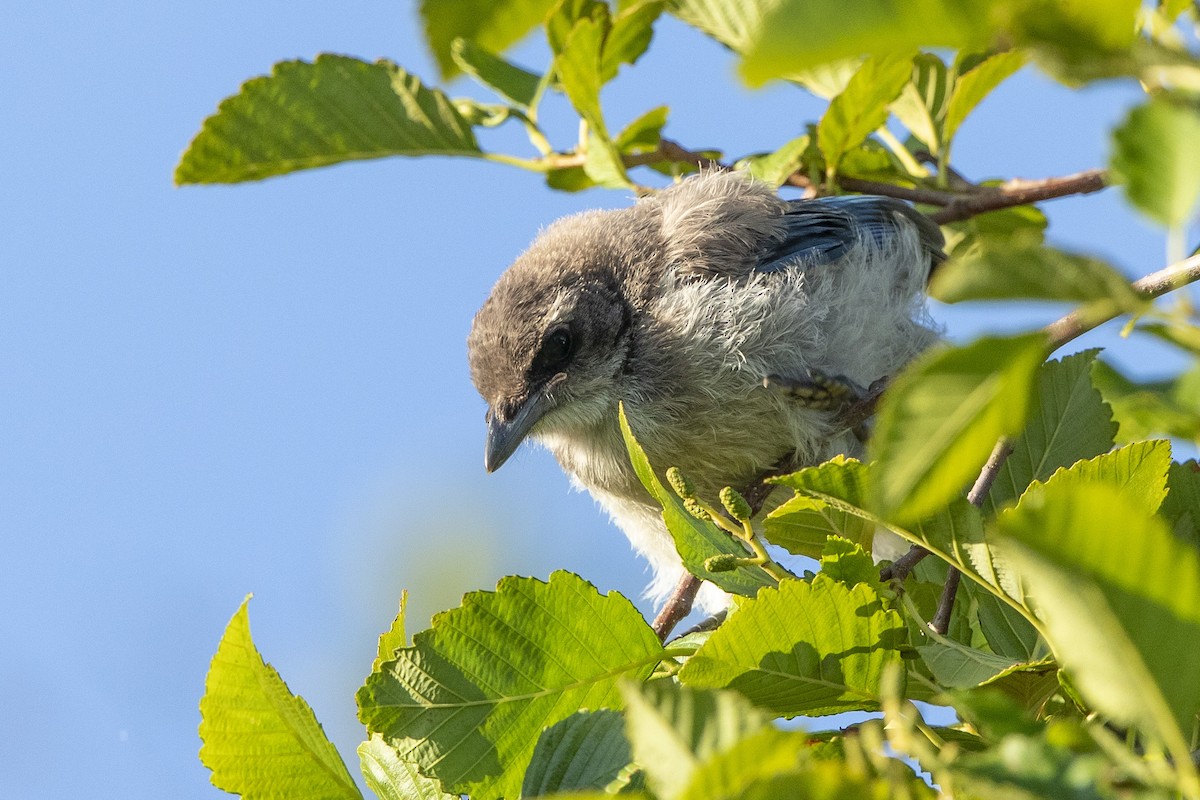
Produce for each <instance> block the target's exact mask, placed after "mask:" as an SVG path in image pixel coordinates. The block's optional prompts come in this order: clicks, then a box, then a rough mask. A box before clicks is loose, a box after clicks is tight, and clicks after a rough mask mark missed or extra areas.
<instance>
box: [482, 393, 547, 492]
mask: <svg viewBox="0 0 1200 800" xmlns="http://www.w3.org/2000/svg"><path fill="white" fill-rule="evenodd" d="M549 408H550V401H549V398H548V397H547V396H546V392H545V390H542V391H538V392H534V393H533V394H531V395H530V396H529V398H528V399H527V400H525V402H523V403H522V404H521V405H519V406H517V410H516V411H514V412H512V413H511V414H509V415H508V417H507V418H504V417H502V416H501V415H500V413H499V412H497V411H496V410H495V409H492V411H491V413H490V414H489V415H488V420H487V447H486V448H485V450H484V452H483V467H484V469H486V470H487V471H488V472H495V471H496V470H498V469H500V467H501V465H503V464H504V462H505V461H508V458H509V456H511V455H512V454H513V453H515V452H516V451H517V448H518V447H520V446H521V442H523V441H525V437H526V436H528V435H529V430H530V428H532V427H533V426H534V424H535V423H536V422H537V421H538V420H539V419H541V418H542V415H543V414H545V413H546V411H547V410H549Z"/></svg>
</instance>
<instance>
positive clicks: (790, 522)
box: [763, 456, 875, 558]
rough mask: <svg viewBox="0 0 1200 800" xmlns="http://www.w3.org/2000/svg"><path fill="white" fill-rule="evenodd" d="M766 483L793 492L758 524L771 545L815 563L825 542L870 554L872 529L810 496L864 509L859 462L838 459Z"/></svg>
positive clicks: (864, 479)
mask: <svg viewBox="0 0 1200 800" xmlns="http://www.w3.org/2000/svg"><path fill="white" fill-rule="evenodd" d="M771 482H772V483H777V484H780V485H783V486H788V487H790V488H792V489H795V490H796V491H797V494H796V496H795V497H792V498H791V499H789V500H787V501H786V502H785V503H783V505H781V506H779V507H778V508H776V509H774V510H773V511H771V513H770V514H768V515H767V518H766V519H765V520H764V522H763V526H764V527H763V535H764V536H765V537H766V539H767V541H769V542H771V544H775V545H778V546H780V547H782V548H784V549H785V550H787V551H788V552H790V553H795V554H796V555H801V556H808V557H809V558H819V557H820V556H821V553H822V551H823V550H824V548H825V545H826V540H827V539H828V537H830V536H840V537H841V538H843V539H847V540H849V541H851V542H854V543H855V544H858V545H860V546H861V547H862V548H863V549H864V550H866V551H867V552H870V550H871V543H872V540H873V539H874V537H875V526H874V525H873V524H871V523H869V522H867V521H866V520H864V519H862V518H861V517H857V516H854V515H853V514H848V513H847V512H845V511H843V510H840V509H837V508H833V507H832V506H830V505H829V504H828V503H826V502H825V501H823V500H821V499H820V498H818V497H815V496H813V495H812V494H811V493H810V492H820V493H823V494H830V495H833V496H835V497H838V498H840V499H842V500H845V501H846V502H849V503H852V504H854V505H857V506H863V505H865V504H866V503H865V500H864V497H865V493H866V482H867V469H866V466H865V465H864V464H863V463H862V462H860V461H855V460H853V459H845V458H842V457H840V456H839V457H837V458H835V459H833V460H832V461H829V462H827V463H825V464H821V465H820V466H817V467H807V468H805V469H802V470H800V471H799V472H794V473H792V474H791V475H784V476H781V477H779V478H773V479H772V480H771Z"/></svg>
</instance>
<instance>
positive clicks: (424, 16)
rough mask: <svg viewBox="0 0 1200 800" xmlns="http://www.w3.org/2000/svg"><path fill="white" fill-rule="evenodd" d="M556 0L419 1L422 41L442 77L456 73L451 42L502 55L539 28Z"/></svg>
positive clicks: (456, 66)
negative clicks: (422, 28) (423, 38)
mask: <svg viewBox="0 0 1200 800" xmlns="http://www.w3.org/2000/svg"><path fill="white" fill-rule="evenodd" d="M555 2H556V0H421V5H420V9H421V21H422V22H423V23H424V26H425V41H426V43H427V44H428V45H429V47H430V49H432V50H433V55H434V57H435V58H436V59H437V63H438V67H439V68H440V69H441V71H442V77H444V78H449V77H452V76H454V75H456V74H457V73H458V70H459V65H458V64H457V63H455V60H454V57H453V55H452V54H451V47H452V44H453V42H454V40H455V39H459V38H462V39H466V40H468V41H471V42H474V43H475V44H477V45H479V46H480V47H483V48H485V49H487V50H489V51H491V52H493V53H503V52H504V51H505V50H507V49H508V47H509V46H510V45H513V44H516V43H517V42H519V41H521V39H523V38H525V36H526V34H528V33H529V32H530V31H532V30H533V29H534V28H536V27H537V26H538V25H539V24H541V22H542V19H543V18H544V17H545V16H546V13H547V12H548V11H549V10H550V9H551V8H552V7H553V6H554V4H555Z"/></svg>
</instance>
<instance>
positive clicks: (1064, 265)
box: [929, 239, 1146, 312]
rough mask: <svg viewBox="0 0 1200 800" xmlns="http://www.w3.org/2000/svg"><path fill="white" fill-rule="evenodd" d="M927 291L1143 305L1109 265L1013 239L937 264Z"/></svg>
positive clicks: (1129, 307)
mask: <svg viewBox="0 0 1200 800" xmlns="http://www.w3.org/2000/svg"><path fill="white" fill-rule="evenodd" d="M929 293H930V295H931V296H933V297H936V298H937V299H938V300H941V301H942V302H944V303H961V302H963V301H965V300H1010V299H1018V298H1019V299H1028V300H1054V301H1059V302H1081V303H1082V302H1092V301H1111V302H1112V303H1113V304H1114V305H1115V309H1116V310H1122V311H1130V312H1133V311H1137V310H1140V309H1142V308H1144V307H1145V305H1146V302H1145V301H1144V300H1143V299H1142V298H1141V296H1140V295H1138V293H1137V292H1136V291H1134V289H1133V287H1132V286H1130V284H1129V281H1128V280H1126V279H1125V277H1124V276H1123V275H1121V273H1120V272H1118V271H1117V269H1116V268H1115V267H1113V266H1111V265H1109V264H1108V263H1106V262H1104V261H1102V260H1100V259H1098V258H1092V257H1090V256H1083V255H1077V254H1075V253H1068V252H1066V251H1063V250H1057V249H1055V248H1052V247H1044V246H1042V245H1041V244H1038V243H1035V242H1027V241H1022V240H1020V239H1018V240H1017V241H1013V240H1011V239H1009V240H1007V241H1004V242H1001V241H996V242H994V243H992V244H991V246H984V247H979V248H973V249H972V250H971V251H969V252H967V253H965V254H964V255H962V256H961V257H960V256H958V255H957V254H956V257H955V258H953V259H951V260H950V261H949V262H948V263H946V264H942V265H941V266H939V267H938V270H937V272H936V273H935V274H934V276H933V280H932V281H931V282H930V289H929Z"/></svg>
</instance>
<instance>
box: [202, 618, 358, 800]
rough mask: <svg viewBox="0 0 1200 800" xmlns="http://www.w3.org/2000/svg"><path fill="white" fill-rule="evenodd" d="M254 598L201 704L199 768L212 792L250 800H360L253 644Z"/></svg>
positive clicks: (234, 626) (232, 626)
mask: <svg viewBox="0 0 1200 800" xmlns="http://www.w3.org/2000/svg"><path fill="white" fill-rule="evenodd" d="M248 603H249V598H247V599H246V600H245V601H243V603H242V605H241V607H240V608H239V609H238V610H237V613H236V614H234V615H233V619H231V620H230V621H229V625H228V627H226V628H225V633H224V635H222V636H221V643H220V645H219V646H218V647H217V652H216V654H215V655H214V656H213V660H212V665H211V666H210V667H209V669H208V677H207V678H206V679H205V681H204V697H202V698H201V699H200V738H201V739H202V740H203V742H204V744H203V745H202V746H201V747H200V760H201V761H202V762H204V765H205V766H206V767H208V768H209V769H210V770H212V782H213V785H214V786H216V787H217V788H219V789H223V790H225V791H227V792H232V793H234V794H240V795H241V796H242V797H244V798H246V799H247V800H268V798H280V797H296V798H329V799H330V800H333V799H334V798H349V799H350V800H358V798H361V797H362V795H361V793H360V792H359V791H358V787H357V786H355V784H354V780H353V779H352V778H351V777H350V773H349V772H348V771H347V770H346V765H345V763H344V762H343V761H342V759H341V756H339V755H338V752H337V750H336V749H335V748H334V746H333V743H332V742H330V741H329V739H328V738H327V737H326V736H325V732H324V731H323V730H322V729H321V725H320V724H319V723H318V722H317V719H316V717H315V716H313V712H312V709H311V708H309V705H308V703H306V702H304V698H302V697H298V696H297V695H294V694H292V693H291V691H290V690H289V689H288V687H287V684H285V683H284V682H283V679H282V678H280V677H279V673H278V672H276V671H275V668H274V667H272V666H271V665H270V664H267V663H266V662H265V661H263V658H262V656H261V655H259V653H258V649H257V648H256V647H255V646H254V641H253V640H252V639H251V638H250V615H249V611H248V610H247V604H248Z"/></svg>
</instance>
